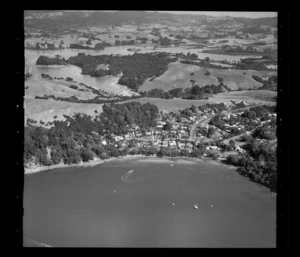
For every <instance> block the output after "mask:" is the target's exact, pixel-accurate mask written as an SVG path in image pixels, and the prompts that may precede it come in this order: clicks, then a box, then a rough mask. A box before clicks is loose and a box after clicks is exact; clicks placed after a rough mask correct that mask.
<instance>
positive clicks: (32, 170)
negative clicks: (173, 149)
mask: <svg viewBox="0 0 300 257" xmlns="http://www.w3.org/2000/svg"><path fill="white" fill-rule="evenodd" d="M140 157H142V158H149V159H152V160H148V161H150V162H162V161H164V160H165V161H166V160H168V161H167V162H170V163H171V160H170V159H175V158H177V159H190V160H192V161H198V162H203V161H208V162H210V163H211V164H213V165H225V164H224V163H222V162H220V161H217V160H212V159H210V158H208V157H202V158H194V157H188V156H182V157H179V156H177V157H168V156H164V157H162V158H161V157H157V156H155V155H151V156H147V155H141V154H136V155H125V156H119V157H111V158H109V159H105V160H102V159H99V158H95V159H94V160H91V161H89V162H81V163H78V164H64V163H60V164H56V165H51V166H31V167H29V168H25V167H24V170H25V172H24V175H29V174H34V173H38V172H41V171H47V170H53V169H58V168H69V167H93V166H96V165H99V164H101V163H106V162H110V161H117V160H131V159H136V158H140ZM169 160H170V161H169ZM143 161H144V160H143ZM145 161H147V160H145ZM165 161H164V162H165ZM188 162H189V161H184V160H182V161H180V160H178V161H177V163H178V164H187V163H188ZM225 166H227V167H228V168H230V169H232V167H231V165H225Z"/></svg>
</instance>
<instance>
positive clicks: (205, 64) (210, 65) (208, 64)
mask: <svg viewBox="0 0 300 257" xmlns="http://www.w3.org/2000/svg"><path fill="white" fill-rule="evenodd" d="M180 63H184V64H191V65H196V66H200V67H204V68H213V69H231V67H224V66H221V65H218V64H213V63H211V62H206V61H199V62H198V61H197V62H196V61H191V60H180Z"/></svg>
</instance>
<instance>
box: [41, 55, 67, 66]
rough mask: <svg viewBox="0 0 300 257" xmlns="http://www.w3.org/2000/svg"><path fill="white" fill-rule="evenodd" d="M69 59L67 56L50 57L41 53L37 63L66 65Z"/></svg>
mask: <svg viewBox="0 0 300 257" xmlns="http://www.w3.org/2000/svg"><path fill="white" fill-rule="evenodd" d="M66 64H67V61H66V60H65V58H62V57H61V56H59V55H57V56H55V57H48V56H44V55H41V56H39V58H38V59H37V60H36V65H66Z"/></svg>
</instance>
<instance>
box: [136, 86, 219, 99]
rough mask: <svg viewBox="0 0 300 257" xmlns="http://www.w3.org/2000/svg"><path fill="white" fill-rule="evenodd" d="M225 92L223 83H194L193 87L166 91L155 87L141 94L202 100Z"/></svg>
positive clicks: (154, 96)
mask: <svg viewBox="0 0 300 257" xmlns="http://www.w3.org/2000/svg"><path fill="white" fill-rule="evenodd" d="M222 92H224V86H223V85H218V86H216V85H206V86H204V87H199V86H198V85H194V86H192V87H191V88H186V89H183V88H175V89H171V90H169V91H164V90H163V89H161V88H154V89H151V90H149V91H143V92H140V94H141V96H144V97H153V98H163V99H173V98H174V97H175V98H182V99H191V100H196V99H197V100H200V99H208V96H209V95H212V94H218V93H222Z"/></svg>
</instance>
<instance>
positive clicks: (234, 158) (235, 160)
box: [226, 154, 239, 166]
mask: <svg viewBox="0 0 300 257" xmlns="http://www.w3.org/2000/svg"><path fill="white" fill-rule="evenodd" d="M226 160H227V162H228V163H229V164H232V165H235V166H236V165H238V162H239V157H238V156H237V155H233V154H231V155H228V156H227V158H226Z"/></svg>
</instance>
